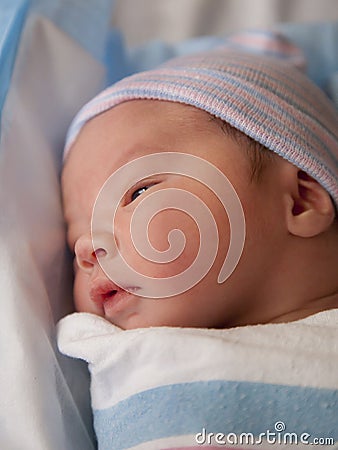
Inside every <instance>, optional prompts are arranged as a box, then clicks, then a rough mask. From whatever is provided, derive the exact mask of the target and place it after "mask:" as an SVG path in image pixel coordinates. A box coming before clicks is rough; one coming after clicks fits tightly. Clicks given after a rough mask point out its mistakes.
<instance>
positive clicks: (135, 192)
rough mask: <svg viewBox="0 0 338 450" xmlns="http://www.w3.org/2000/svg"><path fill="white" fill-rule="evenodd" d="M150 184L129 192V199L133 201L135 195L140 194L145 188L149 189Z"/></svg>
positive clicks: (135, 197)
mask: <svg viewBox="0 0 338 450" xmlns="http://www.w3.org/2000/svg"><path fill="white" fill-rule="evenodd" d="M149 188H150V186H142V187H140V188H137V189H136V190H135V191H134V192H133V193H132V194H131V201H132V202H133V201H134V200H136V199H137V197H138V196H139V195H141V194H143V193H144V192H145V191H146V190H147V189H149Z"/></svg>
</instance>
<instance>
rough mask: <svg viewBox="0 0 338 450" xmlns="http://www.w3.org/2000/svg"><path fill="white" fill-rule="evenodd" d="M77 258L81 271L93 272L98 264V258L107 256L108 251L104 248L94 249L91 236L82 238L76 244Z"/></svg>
mask: <svg viewBox="0 0 338 450" xmlns="http://www.w3.org/2000/svg"><path fill="white" fill-rule="evenodd" d="M74 250H75V256H76V262H77V264H78V266H79V267H80V269H82V270H84V271H86V272H91V271H92V269H93V267H94V266H95V264H96V263H97V258H98V257H102V256H105V255H106V254H107V251H106V250H105V249H104V248H103V247H99V248H97V249H94V248H93V242H92V240H91V238H90V236H89V235H88V236H87V235H85V236H81V237H80V238H79V239H78V240H77V241H76V244H75V249H74Z"/></svg>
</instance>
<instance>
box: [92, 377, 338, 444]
mask: <svg viewBox="0 0 338 450" xmlns="http://www.w3.org/2000/svg"><path fill="white" fill-rule="evenodd" d="M337 418H338V391H337V390H330V389H316V388H307V387H297V386H281V385H274V384H271V385H270V384H262V383H249V382H235V381H233V382H231V381H204V382H203V381H202V382H193V383H182V384H174V385H168V386H161V387H158V388H155V389H150V390H147V391H143V392H141V393H139V394H135V395H133V396H131V397H129V398H128V399H126V400H123V401H121V402H119V403H118V404H117V405H115V406H113V407H111V408H108V409H104V410H95V411H94V422H95V429H96V433H97V437H98V441H99V442H100V444H102V446H101V445H100V450H101V449H102V450H105V449H111V448H114V449H115V450H118V449H124V448H128V447H132V446H134V445H137V444H140V443H143V442H147V441H151V440H153V439H160V438H165V437H170V436H180V435H187V434H196V433H199V432H201V431H202V429H203V428H204V429H206V430H207V432H213V433H224V434H226V433H235V434H240V433H252V434H253V435H255V436H258V435H259V434H260V433H263V432H266V431H267V430H270V431H271V432H275V428H274V425H275V423H276V422H280V421H282V422H284V423H285V425H286V430H285V432H289V433H297V434H298V435H299V436H300V435H301V434H302V433H309V434H310V435H311V437H312V438H313V437H330V438H334V439H335V441H337V440H338V423H337Z"/></svg>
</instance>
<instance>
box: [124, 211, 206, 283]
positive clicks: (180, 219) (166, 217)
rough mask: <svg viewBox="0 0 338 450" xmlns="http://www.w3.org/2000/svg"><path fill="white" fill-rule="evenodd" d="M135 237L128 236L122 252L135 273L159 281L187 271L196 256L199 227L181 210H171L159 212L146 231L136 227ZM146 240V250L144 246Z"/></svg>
mask: <svg viewBox="0 0 338 450" xmlns="http://www.w3.org/2000/svg"><path fill="white" fill-rule="evenodd" d="M137 234H138V236H137V239H132V238H131V236H130V235H129V236H128V238H129V239H128V242H125V245H123V247H124V249H123V248H121V253H122V254H123V256H124V257H125V259H126V260H127V262H128V263H129V264H130V265H131V266H132V267H133V268H134V269H135V270H137V271H139V272H141V273H142V274H144V275H146V276H150V277H155V278H161V277H171V276H174V275H177V274H179V273H181V272H182V271H184V270H185V269H187V268H188V267H189V266H190V265H191V264H192V263H193V261H194V259H195V258H196V256H197V253H198V248H199V230H198V226H197V224H196V223H195V222H194V220H193V219H192V218H191V217H190V216H189V215H188V214H186V213H184V212H182V211H179V210H173V209H171V210H165V211H161V212H159V213H158V214H156V215H155V216H154V217H153V218H152V219H151V221H150V222H149V224H148V227H147V228H145V229H143V230H141V229H139V228H138V229H137ZM137 241H139V242H141V243H142V248H138V247H137ZM146 241H148V244H149V245H148V248H146V246H144V245H143V243H145V242H146ZM134 243H135V246H134Z"/></svg>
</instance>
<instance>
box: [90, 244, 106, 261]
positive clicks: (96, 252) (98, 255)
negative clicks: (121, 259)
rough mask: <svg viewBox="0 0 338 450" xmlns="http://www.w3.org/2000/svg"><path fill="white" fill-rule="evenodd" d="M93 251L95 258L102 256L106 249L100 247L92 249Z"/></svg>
mask: <svg viewBox="0 0 338 450" xmlns="http://www.w3.org/2000/svg"><path fill="white" fill-rule="evenodd" d="M93 253H94V255H95V257H96V258H100V257H102V256H106V254H107V251H106V250H105V249H104V248H102V247H100V248H98V249H96V250H94V252H93Z"/></svg>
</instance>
